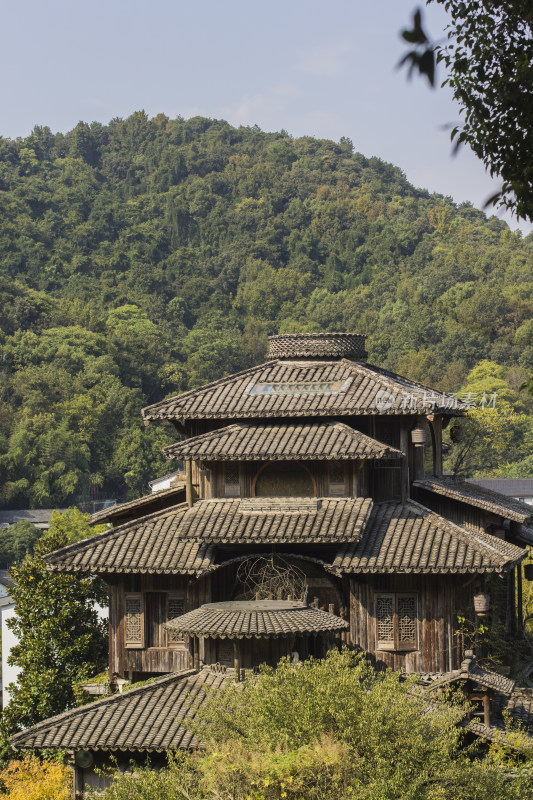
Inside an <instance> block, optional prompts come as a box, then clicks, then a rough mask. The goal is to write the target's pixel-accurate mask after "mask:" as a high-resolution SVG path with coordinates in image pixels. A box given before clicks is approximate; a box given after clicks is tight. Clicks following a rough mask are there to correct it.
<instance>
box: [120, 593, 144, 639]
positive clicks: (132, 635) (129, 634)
mask: <svg viewBox="0 0 533 800" xmlns="http://www.w3.org/2000/svg"><path fill="white" fill-rule="evenodd" d="M124 639H125V645H126V647H143V646H144V608H143V598H142V594H126V595H125V597H124Z"/></svg>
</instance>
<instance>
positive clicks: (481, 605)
mask: <svg viewBox="0 0 533 800" xmlns="http://www.w3.org/2000/svg"><path fill="white" fill-rule="evenodd" d="M489 608H490V594H487V593H486V592H478V594H475V595H474V611H475V612H476V614H477V615H478V617H484V616H485V614H486V613H487V612H488V610H489Z"/></svg>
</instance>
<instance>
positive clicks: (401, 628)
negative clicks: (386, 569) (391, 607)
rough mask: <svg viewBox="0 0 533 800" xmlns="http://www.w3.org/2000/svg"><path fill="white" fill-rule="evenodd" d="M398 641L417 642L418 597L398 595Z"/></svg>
mask: <svg viewBox="0 0 533 800" xmlns="http://www.w3.org/2000/svg"><path fill="white" fill-rule="evenodd" d="M397 605H398V641H399V642H400V643H402V642H416V597H414V596H413V595H411V596H400V597H398V603H397Z"/></svg>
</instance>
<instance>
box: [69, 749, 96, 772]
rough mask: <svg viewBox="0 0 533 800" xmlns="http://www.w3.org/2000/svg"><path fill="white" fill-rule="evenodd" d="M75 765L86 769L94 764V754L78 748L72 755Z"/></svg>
mask: <svg viewBox="0 0 533 800" xmlns="http://www.w3.org/2000/svg"><path fill="white" fill-rule="evenodd" d="M74 761H75V762H76V766H77V767H81V768H82V769H88V768H89V767H92V765H93V764H94V756H93V754H92V753H91V751H90V750H78V751H77V752H76V755H75V756H74Z"/></svg>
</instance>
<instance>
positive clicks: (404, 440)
mask: <svg viewBox="0 0 533 800" xmlns="http://www.w3.org/2000/svg"><path fill="white" fill-rule="evenodd" d="M400 425H401V428H400V450H401V451H402V453H405V458H402V477H401V493H402V503H405V501H406V500H407V498H408V497H409V431H408V429H407V423H406V420H404V419H402V421H401V423H400Z"/></svg>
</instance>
